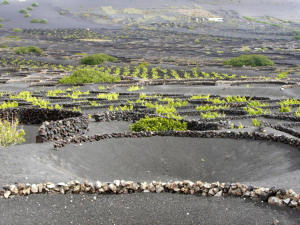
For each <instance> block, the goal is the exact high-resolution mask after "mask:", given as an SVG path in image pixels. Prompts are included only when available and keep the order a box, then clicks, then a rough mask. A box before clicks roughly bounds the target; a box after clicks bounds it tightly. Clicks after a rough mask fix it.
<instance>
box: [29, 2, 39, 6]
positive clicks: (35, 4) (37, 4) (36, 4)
mask: <svg viewBox="0 0 300 225" xmlns="http://www.w3.org/2000/svg"><path fill="white" fill-rule="evenodd" d="M31 6H32V7H38V6H39V3H37V2H34V3H32V4H31Z"/></svg>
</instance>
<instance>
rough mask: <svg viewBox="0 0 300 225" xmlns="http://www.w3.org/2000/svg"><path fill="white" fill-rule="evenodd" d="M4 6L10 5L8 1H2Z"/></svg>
mask: <svg viewBox="0 0 300 225" xmlns="http://www.w3.org/2000/svg"><path fill="white" fill-rule="evenodd" d="M1 4H2V5H9V1H7V0H4V1H2V3H1Z"/></svg>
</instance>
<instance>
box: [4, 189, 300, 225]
mask: <svg viewBox="0 0 300 225" xmlns="http://www.w3.org/2000/svg"><path fill="white" fill-rule="evenodd" d="M0 212H1V213H0V224H1V225H2V224H3V225H4V224H5V225H8V224H14V225H17V224H201V225H205V224H207V225H211V224H214V225H217V224H220V225H226V224H228V225H229V224H230V225H232V224H247V225H252V224H253V225H256V224H264V225H265V224H270V225H271V224H274V220H278V221H279V224H285V225H296V224H299V223H300V214H299V212H298V211H296V210H291V209H285V208H279V207H272V206H269V205H267V204H266V203H260V202H255V201H248V200H243V199H238V198H213V197H212V198H207V197H201V196H191V195H177V194H168V193H161V194H145V193H142V194H130V195H104V196H95V195H51V196H48V195H33V196H30V197H15V198H13V199H9V200H0Z"/></svg>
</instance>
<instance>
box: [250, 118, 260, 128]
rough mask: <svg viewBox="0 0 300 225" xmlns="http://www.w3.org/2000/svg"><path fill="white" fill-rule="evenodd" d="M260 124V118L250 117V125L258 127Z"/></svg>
mask: <svg viewBox="0 0 300 225" xmlns="http://www.w3.org/2000/svg"><path fill="white" fill-rule="evenodd" d="M260 124H261V121H260V120H257V119H252V125H253V126H255V127H259V126H260Z"/></svg>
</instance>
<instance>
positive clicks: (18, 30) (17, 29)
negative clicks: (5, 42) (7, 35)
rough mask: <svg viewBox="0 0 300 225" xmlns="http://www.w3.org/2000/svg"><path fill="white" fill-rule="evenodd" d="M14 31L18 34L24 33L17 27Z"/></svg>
mask: <svg viewBox="0 0 300 225" xmlns="http://www.w3.org/2000/svg"><path fill="white" fill-rule="evenodd" d="M12 31H13V32H18V33H22V32H23V30H22V29H21V28H17V27H16V28H13V29H12Z"/></svg>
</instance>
